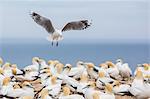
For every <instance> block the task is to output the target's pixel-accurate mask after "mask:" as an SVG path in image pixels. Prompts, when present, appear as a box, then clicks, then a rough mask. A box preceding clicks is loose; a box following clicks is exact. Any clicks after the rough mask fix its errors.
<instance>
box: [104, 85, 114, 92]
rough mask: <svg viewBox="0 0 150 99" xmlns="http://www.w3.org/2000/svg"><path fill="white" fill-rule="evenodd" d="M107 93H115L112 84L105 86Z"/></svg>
mask: <svg viewBox="0 0 150 99" xmlns="http://www.w3.org/2000/svg"><path fill="white" fill-rule="evenodd" d="M105 91H106V92H107V93H112V91H113V87H112V85H111V84H106V85H105Z"/></svg>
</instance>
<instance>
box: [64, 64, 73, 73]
mask: <svg viewBox="0 0 150 99" xmlns="http://www.w3.org/2000/svg"><path fill="white" fill-rule="evenodd" d="M71 68H72V65H71V64H66V65H65V66H64V67H63V71H62V74H63V75H68V74H69V72H70V70H71Z"/></svg>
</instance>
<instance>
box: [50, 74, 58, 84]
mask: <svg viewBox="0 0 150 99" xmlns="http://www.w3.org/2000/svg"><path fill="white" fill-rule="evenodd" d="M56 80H57V77H56V76H52V78H51V83H52V84H56Z"/></svg>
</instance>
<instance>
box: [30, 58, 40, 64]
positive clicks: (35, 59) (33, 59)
mask: <svg viewBox="0 0 150 99" xmlns="http://www.w3.org/2000/svg"><path fill="white" fill-rule="evenodd" d="M39 60H40V59H39V57H33V58H32V63H34V62H39Z"/></svg>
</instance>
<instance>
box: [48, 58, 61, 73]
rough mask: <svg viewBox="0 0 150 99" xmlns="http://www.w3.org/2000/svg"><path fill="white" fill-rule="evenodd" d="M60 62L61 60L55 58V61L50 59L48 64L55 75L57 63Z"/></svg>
mask: <svg viewBox="0 0 150 99" xmlns="http://www.w3.org/2000/svg"><path fill="white" fill-rule="evenodd" d="M58 63H59V61H57V60H55V61H52V60H49V61H48V65H49V67H50V70H51V72H52V74H53V75H55V74H56V70H55V66H56V64H58Z"/></svg>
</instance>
